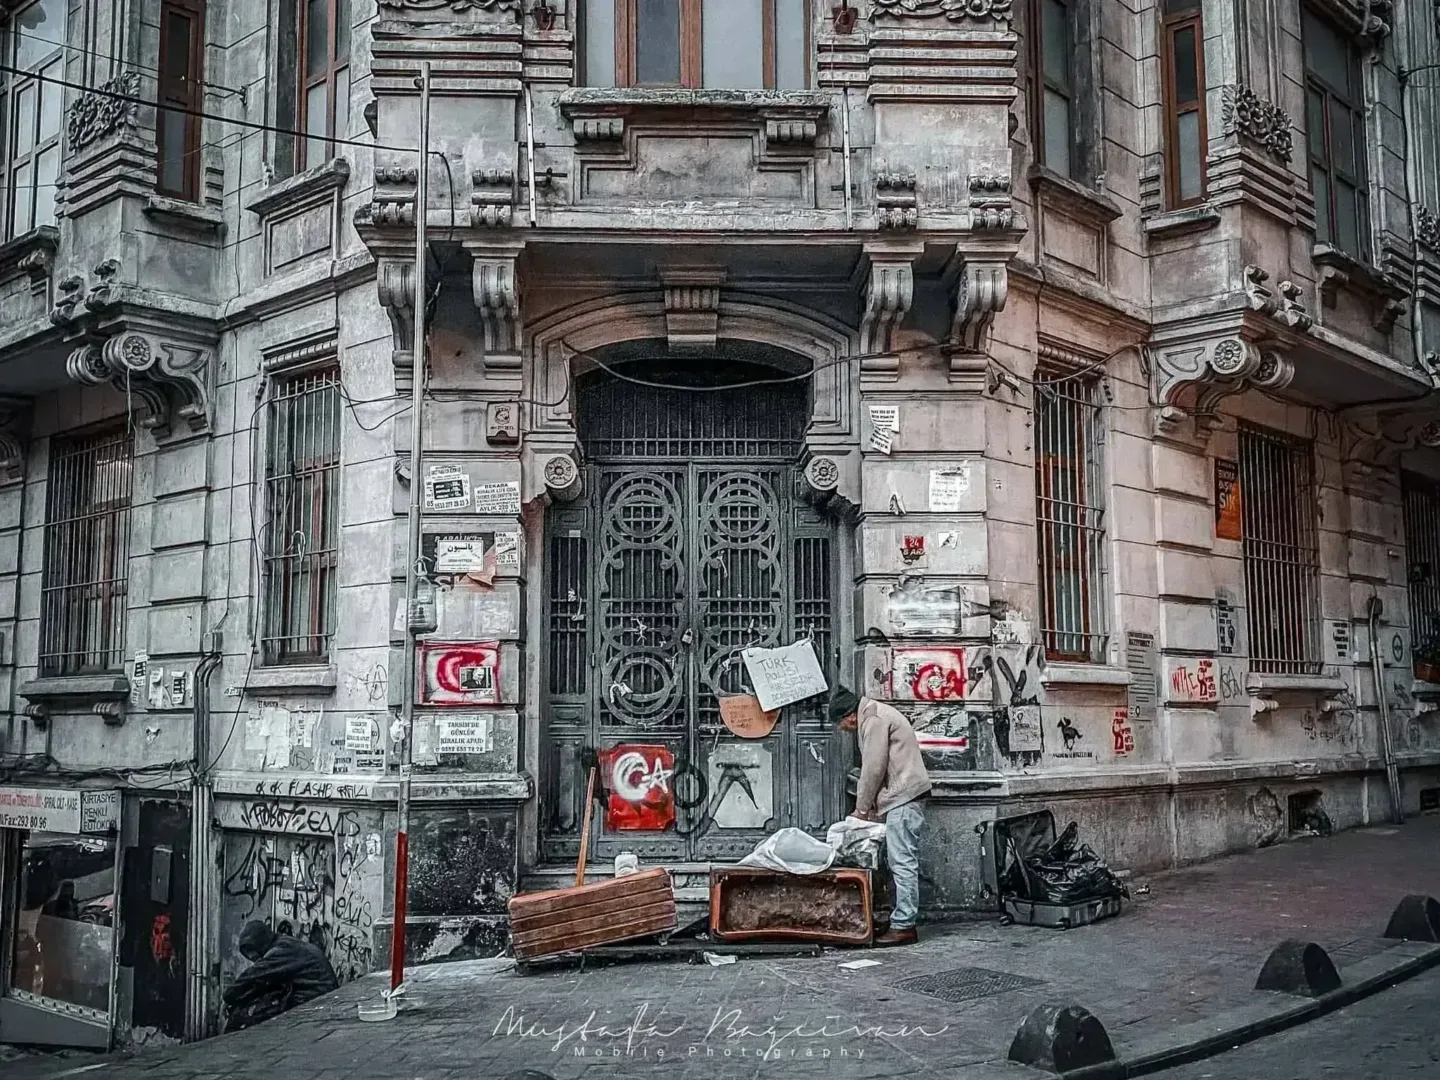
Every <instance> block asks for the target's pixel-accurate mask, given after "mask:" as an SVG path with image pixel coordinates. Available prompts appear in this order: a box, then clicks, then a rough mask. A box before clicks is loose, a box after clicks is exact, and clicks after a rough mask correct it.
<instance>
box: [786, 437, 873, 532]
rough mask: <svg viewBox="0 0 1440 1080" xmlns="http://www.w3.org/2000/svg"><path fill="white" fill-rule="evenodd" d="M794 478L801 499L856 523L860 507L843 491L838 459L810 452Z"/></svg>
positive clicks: (844, 520) (842, 475) (840, 462)
mask: <svg viewBox="0 0 1440 1080" xmlns="http://www.w3.org/2000/svg"><path fill="white" fill-rule="evenodd" d="M796 479H797V486H798V492H799V496H800V498H801V499H802V500H803V501H804V502H807V503H809V504H810V505H811V506H813V507H815V509H816V510H818V511H820V512H821V513H823V514H828V515H830V516H831V517H833V518H835V519H836V520H839V521H841V522H845V523H848V524H855V523H856V522H858V520H859V516H860V513H859V512H860V507H859V505H858V504H857V502H856V501H855V500H852V499H851V498H848V497H847V496H846V494H845V492H844V486H845V485H844V480H845V467H844V463H843V461H842V460H841V459H840V458H836V457H833V456H831V455H830V454H824V453H812V454H811V455H810V457H809V460H807V461H806V462H805V468H804V469H803V470H802V471H801V472H800V475H799V476H798V477H797V478H796Z"/></svg>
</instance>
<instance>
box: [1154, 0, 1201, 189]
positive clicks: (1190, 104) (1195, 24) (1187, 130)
mask: <svg viewBox="0 0 1440 1080" xmlns="http://www.w3.org/2000/svg"><path fill="white" fill-rule="evenodd" d="M1204 29H1205V28H1204V24H1203V23H1202V21H1201V17H1200V0H1165V7H1164V21H1163V22H1162V24H1161V30H1160V36H1161V60H1162V66H1163V74H1164V78H1165V188H1166V196H1167V201H1168V203H1169V205H1170V207H1171V208H1172V209H1180V208H1182V207H1186V206H1194V205H1195V204H1196V203H1198V202H1200V201H1202V200H1203V199H1204V198H1205V143H1206V139H1207V135H1206V131H1205V33H1204Z"/></svg>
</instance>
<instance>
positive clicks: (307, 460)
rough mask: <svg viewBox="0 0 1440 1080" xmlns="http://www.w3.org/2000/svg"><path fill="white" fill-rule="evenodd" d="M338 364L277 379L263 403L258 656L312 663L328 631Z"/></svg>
mask: <svg viewBox="0 0 1440 1080" xmlns="http://www.w3.org/2000/svg"><path fill="white" fill-rule="evenodd" d="M340 411H341V386H340V371H339V369H338V368H337V367H334V366H330V367H326V368H320V369H314V370H308V371H301V372H297V373H294V374H291V375H288V376H286V377H284V378H282V379H278V380H277V381H276V382H275V383H274V385H273V386H272V388H271V391H270V395H269V399H268V401H267V402H266V409H265V524H264V547H263V550H264V563H265V566H264V587H265V603H264V631H263V635H262V638H261V643H260V644H261V658H262V663H264V664H267V665H277V664H319V663H325V662H326V661H327V660H328V659H329V657H330V648H331V644H332V642H333V640H334V636H335V606H336V591H337V590H336V584H337V581H336V573H337V567H338V562H339V546H340Z"/></svg>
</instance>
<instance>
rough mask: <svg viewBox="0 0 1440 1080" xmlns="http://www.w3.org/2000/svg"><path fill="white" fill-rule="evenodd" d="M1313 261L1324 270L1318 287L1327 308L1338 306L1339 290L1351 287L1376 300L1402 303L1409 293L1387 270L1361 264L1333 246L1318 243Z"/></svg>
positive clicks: (1312, 254)
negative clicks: (1342, 286) (1337, 296)
mask: <svg viewBox="0 0 1440 1080" xmlns="http://www.w3.org/2000/svg"><path fill="white" fill-rule="evenodd" d="M1310 258H1311V261H1313V262H1314V263H1315V265H1316V267H1318V268H1319V269H1320V270H1321V274H1320V281H1319V284H1318V286H1317V288H1318V289H1319V292H1320V297H1321V299H1322V300H1323V301H1324V302H1325V306H1326V307H1334V306H1335V290H1336V289H1337V288H1338V287H1339V286H1341V285H1344V286H1348V287H1349V288H1351V289H1354V290H1355V291H1356V292H1359V293H1362V294H1363V295H1365V296H1368V297H1370V298H1372V299H1375V300H1400V299H1403V298H1404V297H1406V296H1408V295H1409V293H1408V292H1406V290H1405V289H1404V288H1403V287H1402V286H1401V285H1400V284H1399V283H1398V282H1396V281H1395V279H1394V278H1392V277H1391V276H1390V275H1389V274H1387V273H1385V271H1383V270H1380V269H1377V268H1376V267H1373V266H1370V265H1368V264H1366V263H1363V262H1361V261H1360V260H1359V259H1357V258H1355V256H1353V255H1351V254H1349V253H1347V252H1344V251H1341V250H1340V249H1339V248H1337V247H1335V246H1334V245H1333V244H1316V245H1315V246H1314V247H1313V248H1311V249H1310Z"/></svg>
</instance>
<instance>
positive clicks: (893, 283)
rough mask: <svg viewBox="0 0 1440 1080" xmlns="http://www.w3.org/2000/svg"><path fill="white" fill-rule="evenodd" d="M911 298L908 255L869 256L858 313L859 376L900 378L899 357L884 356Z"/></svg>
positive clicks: (912, 288)
mask: <svg viewBox="0 0 1440 1080" xmlns="http://www.w3.org/2000/svg"><path fill="white" fill-rule="evenodd" d="M914 300H915V270H914V267H913V265H912V263H911V256H910V255H909V254H906V255H903V256H899V257H895V256H886V255H883V254H875V255H872V256H871V258H870V273H869V276H868V277H867V278H866V280H865V285H864V296H863V301H862V303H863V306H862V308H861V312H860V373H861V375H862V376H870V377H872V378H882V379H886V380H894V379H898V378H899V377H900V358H899V357H898V356H891V355H888V354H889V352H890V341H891V337H892V335H893V334H894V332H895V328H896V327H898V326H899V325H900V324H901V323H902V322H904V321H905V316H906V315H908V314H909V313H910V305H911V304H912V303H913V302H914Z"/></svg>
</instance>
